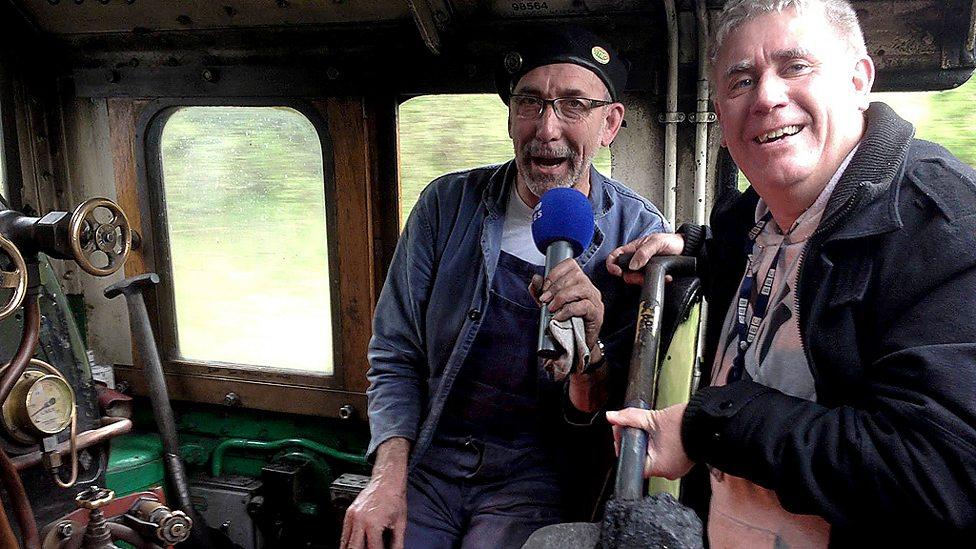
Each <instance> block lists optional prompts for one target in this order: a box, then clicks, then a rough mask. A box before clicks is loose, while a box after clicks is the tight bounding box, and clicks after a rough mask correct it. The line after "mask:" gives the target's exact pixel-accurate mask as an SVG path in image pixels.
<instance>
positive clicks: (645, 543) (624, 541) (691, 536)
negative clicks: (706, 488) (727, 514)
mask: <svg viewBox="0 0 976 549" xmlns="http://www.w3.org/2000/svg"><path fill="white" fill-rule="evenodd" d="M600 543H601V546H602V547H604V548H605V549H646V548H648V547H667V548H668V549H702V548H703V543H702V523H701V520H699V518H698V515H696V514H695V513H694V511H692V510H691V509H689V508H687V507H685V506H684V505H682V504H680V503H678V500H676V499H674V497H673V496H672V495H671V494H668V493H662V494H657V495H654V496H648V497H645V498H644V499H641V500H616V499H611V500H610V501H608V502H607V508H606V513H605V514H604V515H603V528H602V529H601V533H600Z"/></svg>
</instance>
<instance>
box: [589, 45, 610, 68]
mask: <svg viewBox="0 0 976 549" xmlns="http://www.w3.org/2000/svg"><path fill="white" fill-rule="evenodd" d="M590 53H591V54H593V59H596V62H597V63H600V64H601V65H606V64H607V63H609V62H610V53H608V52H607V50H605V49H603V48H601V47H600V46H593V49H592V50H590Z"/></svg>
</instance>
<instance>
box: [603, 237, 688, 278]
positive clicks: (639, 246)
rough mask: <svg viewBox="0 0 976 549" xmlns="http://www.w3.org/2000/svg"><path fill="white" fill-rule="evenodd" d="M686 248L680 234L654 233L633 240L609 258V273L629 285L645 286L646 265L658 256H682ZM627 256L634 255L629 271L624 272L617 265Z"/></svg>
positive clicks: (613, 252)
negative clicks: (621, 258) (619, 277)
mask: <svg viewBox="0 0 976 549" xmlns="http://www.w3.org/2000/svg"><path fill="white" fill-rule="evenodd" d="M684 247H685V238H684V237H683V236H681V235H680V234H671V233H654V234H649V235H647V236H642V237H640V238H638V239H637V240H632V241H630V242H628V243H626V244H624V245H623V246H621V247H619V248H617V249H616V250H614V251H612V252H610V255H608V256H607V271H609V272H610V274H612V275H614V276H622V277H623V279H624V282H627V283H628V284H637V285H638V286H640V285H643V284H644V265H647V262H648V260H650V259H651V258H652V257H654V256H656V255H680V254H681V250H682V249H684ZM625 254H634V257H633V258H631V260H630V264H629V265H628V268H629V269H630V270H629V271H624V270H623V269H621V268H620V267H619V266H618V265H617V258H618V257H620V256H622V255H625Z"/></svg>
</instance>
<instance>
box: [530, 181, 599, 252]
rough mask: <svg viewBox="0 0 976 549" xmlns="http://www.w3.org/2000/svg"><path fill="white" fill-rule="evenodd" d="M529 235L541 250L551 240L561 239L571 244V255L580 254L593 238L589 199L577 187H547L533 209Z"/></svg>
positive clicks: (591, 211) (543, 250) (540, 250)
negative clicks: (548, 188)
mask: <svg viewBox="0 0 976 549" xmlns="http://www.w3.org/2000/svg"><path fill="white" fill-rule="evenodd" d="M532 239H533V240H535V246H536V247H537V248H539V252H541V253H543V254H544V253H546V249H547V248H548V247H549V245H550V244H552V243H553V242H555V241H557V240H564V241H566V242H569V244H570V245H571V246H572V247H573V257H576V256H578V255H580V254H581V253H583V250H585V249H586V248H588V247H589V246H590V242H591V241H592V240H593V207H592V206H591V205H590V201H589V200H588V199H587V198H586V196H585V195H584V194H583V193H581V192H579V191H577V190H576V189H571V188H565V187H559V188H555V189H550V190H548V191H546V192H545V194H543V195H542V198H541V199H540V200H539V203H538V204H536V206H535V210H534V211H533V212H532Z"/></svg>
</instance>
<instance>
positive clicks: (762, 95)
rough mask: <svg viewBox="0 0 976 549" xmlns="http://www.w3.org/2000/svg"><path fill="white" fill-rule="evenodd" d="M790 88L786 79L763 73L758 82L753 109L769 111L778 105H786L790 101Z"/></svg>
mask: <svg viewBox="0 0 976 549" xmlns="http://www.w3.org/2000/svg"><path fill="white" fill-rule="evenodd" d="M788 89H789V87H788V85H787V83H786V81H784V80H783V79H782V78H780V77H779V76H775V75H763V76H762V77H761V78H760V79H759V82H757V83H756V89H755V94H756V95H755V101H754V102H753V106H752V107H753V111H754V112H757V113H767V112H770V111H772V110H773V109H775V108H777V107H783V106H785V105H786V104H787V103H789V95H788V93H787V91H788Z"/></svg>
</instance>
